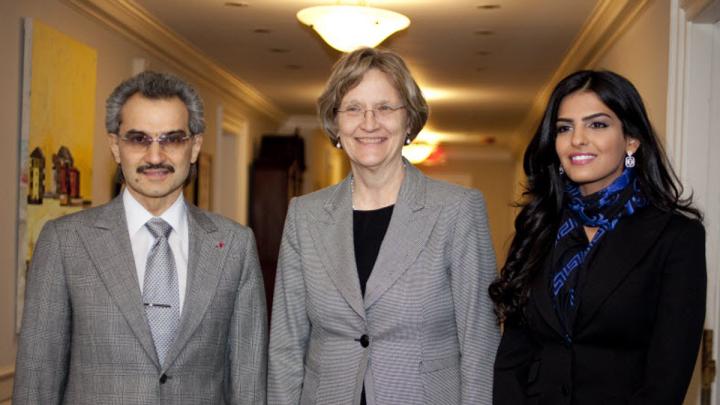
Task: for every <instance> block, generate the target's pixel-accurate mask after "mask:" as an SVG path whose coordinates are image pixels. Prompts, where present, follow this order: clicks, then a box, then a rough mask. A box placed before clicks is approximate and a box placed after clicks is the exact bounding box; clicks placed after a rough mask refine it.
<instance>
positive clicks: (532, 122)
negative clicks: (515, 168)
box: [512, 0, 649, 155]
mask: <svg viewBox="0 0 720 405" xmlns="http://www.w3.org/2000/svg"><path fill="white" fill-rule="evenodd" d="M648 2H649V0H600V1H598V3H597V4H596V5H595V8H594V9H593V11H592V13H590V17H588V20H587V21H586V22H585V25H584V26H583V29H582V30H581V31H580V33H579V34H578V36H577V37H576V38H575V40H574V41H573V43H572V45H571V46H570V49H569V50H568V52H567V53H566V54H565V57H564V58H563V60H562V62H560V65H559V66H558V68H557V69H556V70H555V72H554V73H553V75H552V76H551V77H550V80H548V81H547V82H546V83H545V85H544V86H543V87H542V89H541V90H540V91H539V92H538V93H537V95H536V96H535V99H534V101H533V104H532V106H531V108H530V112H529V114H528V115H527V118H526V119H525V121H523V124H522V125H521V126H520V130H519V131H518V132H517V133H516V134H515V136H513V141H512V143H513V145H512V146H513V149H514V150H516V151H518V152H520V154H521V155H522V150H523V149H524V148H525V146H526V144H527V140H528V139H529V138H530V137H531V136H532V134H533V133H534V132H535V127H536V126H537V122H538V121H539V119H540V117H541V116H542V114H543V111H544V110H545V104H546V102H547V99H548V98H549V97H550V93H552V90H553V88H555V85H556V84H557V82H559V81H560V80H561V79H562V78H564V77H565V76H567V75H569V74H570V73H572V72H574V71H576V70H581V69H588V68H590V67H592V66H594V65H595V64H596V63H597V62H598V60H600V58H601V57H602V56H604V54H605V52H607V50H608V48H609V47H610V46H611V45H613V44H614V43H615V41H616V40H617V39H618V38H619V37H620V35H622V34H623V33H624V32H625V30H626V29H627V27H628V26H629V25H630V24H631V23H632V22H633V21H635V19H636V18H637V16H638V15H639V14H640V12H641V11H642V10H643V8H645V6H646V5H647V4H648Z"/></svg>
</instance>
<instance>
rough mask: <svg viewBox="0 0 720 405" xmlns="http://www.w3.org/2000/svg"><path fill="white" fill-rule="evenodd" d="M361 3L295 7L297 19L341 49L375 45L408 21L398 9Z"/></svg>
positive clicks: (405, 26)
mask: <svg viewBox="0 0 720 405" xmlns="http://www.w3.org/2000/svg"><path fill="white" fill-rule="evenodd" d="M360 4H362V5H355V6H351V5H341V4H338V5H334V6H316V7H309V8H305V9H302V10H300V11H298V13H297V19H298V20H300V22H301V23H303V24H305V25H309V26H310V27H312V28H313V29H314V30H315V32H317V33H318V34H319V35H320V37H322V39H323V40H324V41H325V42H327V43H328V45H330V46H332V47H333V48H335V49H337V50H338V51H341V52H352V51H354V50H355V49H357V48H360V47H363V46H367V47H371V48H374V47H376V46H378V45H380V43H381V42H382V41H384V40H385V39H386V38H387V37H389V36H390V35H392V34H394V33H395V32H397V31H400V30H404V29H405V28H407V27H408V26H409V25H410V19H409V18H407V17H405V16H404V15H402V14H400V13H396V12H394V11H390V10H384V9H381V8H375V7H369V6H367V5H364V2H362V3H360Z"/></svg>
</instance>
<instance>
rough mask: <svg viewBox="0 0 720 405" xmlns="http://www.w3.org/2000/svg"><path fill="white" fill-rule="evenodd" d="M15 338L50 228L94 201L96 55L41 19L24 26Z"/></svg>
mask: <svg viewBox="0 0 720 405" xmlns="http://www.w3.org/2000/svg"><path fill="white" fill-rule="evenodd" d="M23 42H24V43H23V71H22V107H21V108H22V112H21V114H22V115H21V123H20V140H19V143H20V145H19V152H20V158H19V160H20V178H19V184H18V189H19V193H18V198H19V201H18V224H17V246H18V251H17V291H16V297H17V298H16V300H17V301H16V322H15V326H16V331H17V332H19V331H20V325H21V322H22V312H23V303H24V301H25V280H26V277H27V272H28V269H29V265H30V259H31V257H32V254H33V249H34V246H35V242H36V241H37V238H38V236H39V234H40V231H41V230H42V227H43V226H44V225H45V223H46V222H47V221H49V220H51V219H53V218H57V217H60V216H63V215H67V214H69V213H72V212H75V211H78V210H81V209H83V208H84V207H88V206H90V204H91V201H90V198H91V196H92V161H93V131H94V127H95V84H96V70H97V52H96V51H95V49H93V48H91V47H89V46H87V45H85V44H82V43H80V42H78V41H76V40H75V39H73V38H71V37H69V36H67V35H65V34H63V33H61V32H59V31H57V30H55V29H53V28H52V27H50V26H48V25H45V24H43V23H41V22H39V21H37V20H34V19H31V18H26V19H25V20H24V22H23Z"/></svg>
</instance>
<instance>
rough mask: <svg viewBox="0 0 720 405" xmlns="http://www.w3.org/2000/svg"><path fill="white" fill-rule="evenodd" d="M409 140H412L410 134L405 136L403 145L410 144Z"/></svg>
mask: <svg viewBox="0 0 720 405" xmlns="http://www.w3.org/2000/svg"><path fill="white" fill-rule="evenodd" d="M411 142H412V139H410V135H408V136H406V137H405V145H410V143H411Z"/></svg>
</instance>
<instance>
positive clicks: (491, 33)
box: [475, 30, 495, 35]
mask: <svg viewBox="0 0 720 405" xmlns="http://www.w3.org/2000/svg"><path fill="white" fill-rule="evenodd" d="M494 33H495V31H493V30H477V31H475V35H493V34H494Z"/></svg>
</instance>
